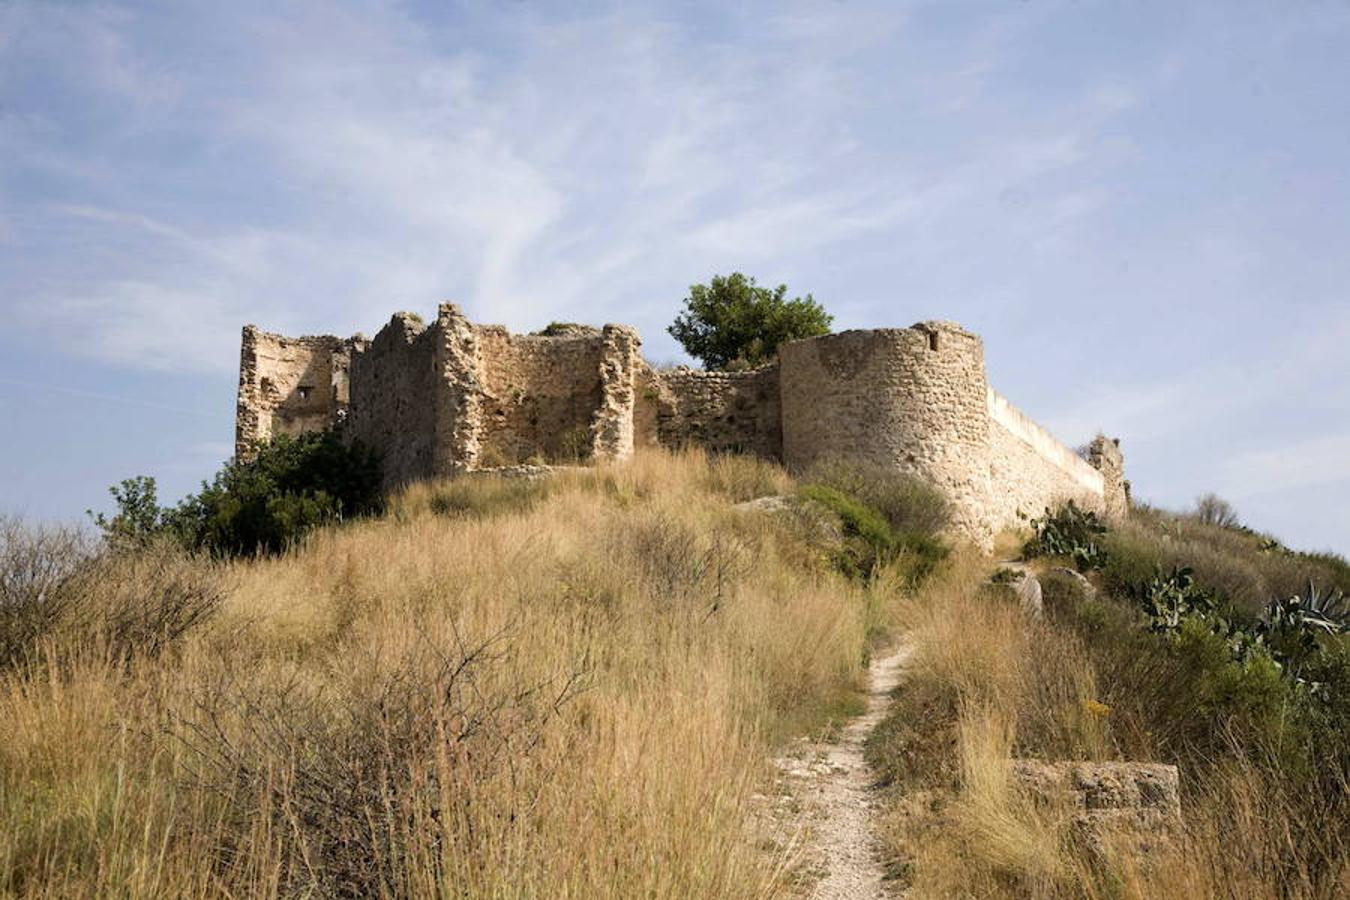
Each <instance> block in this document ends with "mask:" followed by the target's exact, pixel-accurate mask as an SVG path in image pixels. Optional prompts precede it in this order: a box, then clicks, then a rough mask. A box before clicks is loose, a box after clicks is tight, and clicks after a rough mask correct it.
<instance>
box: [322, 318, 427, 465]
mask: <svg viewBox="0 0 1350 900" xmlns="http://www.w3.org/2000/svg"><path fill="white" fill-rule="evenodd" d="M441 336H442V335H441V330H440V328H439V327H438V326H432V327H430V328H428V327H427V326H426V325H425V324H424V323H423V322H422V319H421V318H420V317H418V316H416V315H414V314H412V313H398V314H397V315H395V316H394V317H393V318H392V319H390V320H389V324H388V325H385V326H384V328H381V329H380V331H379V333H378V334H376V335H375V337H374V339H372V340H370V341H364V340H355V341H353V348H352V365H351V408H350V412H349V413H348V416H347V428H346V433H347V435H348V437H350V438H352V439H354V440H357V441H360V442H361V443H363V444H365V445H366V446H368V447H372V448H374V449H376V450H378V451H380V453H381V455H382V457H383V465H384V481H385V486H386V487H388V488H394V487H397V486H398V485H402V484H407V483H408V482H410V481H416V480H418V479H423V478H429V477H431V476H432V475H435V474H438V472H437V466H436V458H437V444H436V441H435V434H436V419H437V416H436V396H437V389H438V385H439V384H441V380H440V378H439V377H438V375H439V373H438V371H437V365H436V358H437V355H438V353H437V344H438V342H439V340H440V338H441Z"/></svg>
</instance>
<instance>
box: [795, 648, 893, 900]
mask: <svg viewBox="0 0 1350 900" xmlns="http://www.w3.org/2000/svg"><path fill="white" fill-rule="evenodd" d="M911 652H912V650H911V647H910V646H909V645H908V644H900V645H899V646H898V647H895V648H893V649H892V650H890V651H889V652H887V653H886V654H885V655H884V656H881V657H878V658H876V659H874V660H873V661H872V665H871V667H870V668H869V669H868V691H867V711H866V712H864V713H863V714H862V715H861V716H859V717H858V718H856V719H854V720H853V721H852V722H850V723H849V724H848V725H847V726H845V727H844V729H843V731H842V732H841V733H840V735H839V738H838V740H837V741H835V742H833V743H829V744H815V745H808V748H807V749H806V750H805V751H804V752H801V753H799V754H798V755H797V756H796V757H794V758H792V759H783V760H779V765H780V766H781V767H782V768H783V770H784V773H785V774H786V775H787V776H788V777H789V778H790V780H791V781H792V782H794V783H795V784H796V786H797V787H798V789H799V790H800V792H801V794H802V795H803V799H804V800H805V802H806V804H807V806H808V815H809V816H810V818H811V819H814V820H815V821H814V823H813V824H812V827H811V834H812V837H811V847H810V849H809V850H808V851H807V855H808V856H809V857H810V858H811V860H812V868H814V869H815V870H816V871H818V872H820V873H821V878H820V880H819V881H818V882H817V883H816V885H815V889H814V891H813V892H812V894H811V896H812V897H813V898H818V900H874V898H884V897H886V896H887V893H886V891H885V889H884V888H883V886H882V877H883V872H882V868H881V861H880V859H879V856H878V852H877V846H876V840H875V838H874V837H873V832H872V820H873V816H874V807H875V804H876V796H875V791H874V790H873V788H872V785H873V783H874V782H875V777H874V775H873V773H872V770H871V768H870V767H869V766H868V765H867V762H866V761H865V760H864V759H863V741H865V740H866V739H867V736H868V735H869V734H871V733H872V729H874V728H876V726H877V723H878V722H880V721H881V720H882V718H884V717H885V715H886V709H887V707H888V706H889V705H890V693H891V690H892V689H893V688H894V687H895V686H896V685H897V684H899V682H900V677H901V674H902V672H903V670H904V665H905V662H906V661H907V660H908V659H909V656H910V653H911Z"/></svg>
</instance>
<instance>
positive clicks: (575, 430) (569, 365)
mask: <svg viewBox="0 0 1350 900" xmlns="http://www.w3.org/2000/svg"><path fill="white" fill-rule="evenodd" d="M476 331H477V340H478V366H479V378H480V381H481V384H482V400H481V404H482V413H481V415H482V431H481V437H480V442H481V444H482V450H481V453H482V454H483V456H484V458H486V459H488V460H490V461H491V462H492V463H494V464H496V465H505V464H509V463H519V462H524V461H525V460H527V459H529V458H531V457H541V458H542V459H544V460H565V459H584V458H586V457H589V456H590V453H591V449H592V434H591V425H592V422H593V420H594V418H595V416H596V413H597V411H598V410H599V409H600V406H601V400H602V396H603V390H602V383H601V371H600V367H601V360H602V357H603V356H604V343H605V342H604V338H603V337H601V336H600V335H594V334H585V333H580V334H567V335H563V336H559V337H544V336H540V335H516V334H511V333H510V332H508V331H507V330H506V329H505V328H503V327H502V326H500V325H480V326H478V327H477V328H476Z"/></svg>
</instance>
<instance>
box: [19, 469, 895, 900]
mask: <svg viewBox="0 0 1350 900" xmlns="http://www.w3.org/2000/svg"><path fill="white" fill-rule="evenodd" d="M789 488H790V482H788V481H787V479H786V476H784V475H783V474H782V472H781V471H779V470H777V469H774V468H773V467H769V466H765V465H764V464H761V463H754V462H750V461H733V460H726V459H723V460H715V461H712V462H709V461H708V460H707V459H706V458H704V457H703V456H701V455H699V454H697V453H685V454H679V455H671V454H657V453H651V454H642V455H639V456H638V457H637V458H636V459H635V460H634V461H632V462H631V463H629V464H627V465H624V466H615V467H602V468H596V469H592V470H584V471H578V472H573V473H567V474H564V475H560V476H558V477H557V478H556V479H554V480H552V481H550V482H547V483H540V484H525V483H520V482H516V483H511V484H507V483H504V482H502V481H500V480H496V479H476V480H472V481H468V480H466V481H460V482H456V483H453V484H446V485H424V486H420V487H417V488H413V489H410V490H409V491H408V492H407V493H406V494H404V495H403V496H402V497H400V498H396V499H395V501H394V502H393V504H392V511H391V514H390V515H389V516H387V517H385V518H384V519H380V520H371V521H365V522H359V523H355V524H350V525H348V526H345V527H342V528H340V529H333V530H325V531H321V532H318V533H316V534H315V535H313V536H312V538H311V539H310V540H309V541H308V542H307V544H306V546H305V547H304V548H303V549H301V550H298V551H296V552H292V553H290V554H288V555H285V556H282V557H279V558H273V559H259V560H253V561H244V562H237V563H233V564H228V565H214V564H210V563H205V562H201V561H194V560H180V561H179V562H178V565H181V566H184V567H187V568H188V569H190V570H191V571H193V572H196V573H198V574H199V575H201V577H203V578H205V577H209V578H211V579H214V580H216V583H218V584H219V585H220V586H221V591H222V595H223V601H222V603H221V604H220V606H219V608H218V609H215V610H214V611H213V615H211V616H210V617H209V618H204V619H203V620H202V621H199V622H194V623H193V627H191V628H190V629H185V630H183V631H182V632H181V633H179V632H175V633H173V634H172V635H168V634H163V635H159V633H158V632H155V634H156V635H159V636H160V637H163V638H164V639H163V640H157V641H150V639H149V638H147V639H146V641H147V643H146V646H144V647H139V648H133V652H131V653H129V654H128V653H122V652H120V651H118V652H113V650H112V649H111V648H113V647H114V644H113V642H112V641H111V639H110V638H109V636H108V635H107V634H106V633H103V632H99V631H98V630H97V629H94V630H90V629H80V628H76V627H72V628H65V629H53V630H52V631H51V633H50V634H48V635H47V636H46V637H44V638H43V639H42V640H41V641H39V642H38V645H37V647H36V649H35V652H34V653H32V654H30V655H29V656H28V657H27V658H26V659H25V660H24V661H22V662H21V663H18V664H16V665H14V666H11V667H10V668H9V669H8V670H7V671H3V672H0V735H4V740H3V741H0V894H4V895H12V896H18V897H104V896H136V897H156V896H174V897H223V896H249V897H254V896H257V897H282V896H295V895H306V896H353V897H356V896H360V897H370V896H377V897H395V896H451V895H453V896H457V897H503V898H504V897H541V896H548V897H587V898H590V897H638V896H642V897H765V896H775V895H778V894H780V893H781V892H782V891H783V890H784V878H783V877H782V870H783V867H784V862H785V861H784V860H783V859H781V858H778V857H777V856H776V855H775V853H772V852H767V851H766V850H765V849H764V848H763V847H762V846H760V845H759V844H758V843H757V839H756V835H755V833H754V831H753V829H752V828H750V827H749V824H748V822H749V818H750V816H749V813H750V809H751V796H752V794H753V793H754V792H755V790H756V788H757V787H762V784H761V782H762V781H763V779H764V778H765V777H766V774H767V773H766V771H765V760H766V758H767V756H768V751H769V749H770V747H771V746H772V745H773V744H774V743H775V742H777V741H779V740H782V739H784V738H786V737H788V736H791V735H795V734H799V733H802V732H805V731H810V730H813V729H818V728H821V727H823V726H824V725H826V724H827V722H828V720H829V719H830V718H831V716H834V715H837V714H838V713H839V711H840V710H842V709H846V708H848V707H849V705H850V703H851V702H852V701H853V698H854V696H855V694H856V690H857V688H858V687H859V685H860V682H861V678H862V669H863V661H864V659H865V655H866V651H867V648H866V635H867V633H868V630H869V627H872V626H875V624H876V619H877V618H878V617H881V616H884V615H886V614H887V610H886V609H885V604H884V603H879V602H878V601H876V600H875V599H873V600H872V601H871V602H868V601H866V600H865V599H864V596H863V592H862V590H861V589H859V588H857V587H855V586H853V585H850V584H848V583H847V582H845V581H843V580H842V579H841V578H840V577H838V576H837V575H835V574H833V573H832V571H831V570H830V569H829V567H828V565H827V564H826V563H825V562H824V561H823V558H822V554H821V553H820V552H819V550H818V549H817V548H814V547H812V546H811V544H810V542H809V540H808V538H807V537H805V536H803V535H802V534H799V533H797V532H796V531H794V530H793V528H791V527H790V525H785V524H782V523H780V522H779V521H778V520H776V519H774V518H771V517H766V516H762V515H755V514H748V513H744V512H740V511H737V510H736V509H734V507H733V505H732V502H731V501H732V500H740V499H747V498H748V496H753V495H757V494H761V493H774V492H783V491H784V490H786V489H789ZM98 565H100V566H102V568H100V569H99V570H98V571H99V572H101V573H103V576H102V577H101V578H97V577H96V578H93V579H92V580H89V581H85V582H82V586H81V588H80V589H81V590H82V591H84V592H85V593H86V594H88V595H101V594H105V593H106V594H118V593H119V592H120V593H121V594H123V595H125V594H127V593H128V591H130V592H131V593H133V594H134V593H135V588H136V586H137V584H138V583H140V582H142V581H143V577H142V576H141V575H138V574H136V573H135V572H133V571H130V570H129V569H128V568H127V565H128V564H127V563H125V562H103V563H98ZM119 566H120V568H119ZM147 603H150V605H151V606H153V605H154V603H153V598H151V600H147ZM151 643H153V645H154V652H150V651H149V646H150V644H151Z"/></svg>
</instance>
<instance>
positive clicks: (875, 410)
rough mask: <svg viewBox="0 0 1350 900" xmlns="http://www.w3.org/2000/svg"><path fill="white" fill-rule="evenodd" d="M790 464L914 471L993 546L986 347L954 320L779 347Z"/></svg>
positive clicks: (966, 527) (959, 523)
mask: <svg viewBox="0 0 1350 900" xmlns="http://www.w3.org/2000/svg"><path fill="white" fill-rule="evenodd" d="M779 357H780V365H781V367H782V409H783V460H784V462H785V463H786V464H787V465H788V467H789V468H790V469H796V470H801V469H805V468H806V467H808V466H810V465H811V463H813V462H815V461H816V460H819V459H824V458H831V457H833V458H842V459H857V460H861V461H866V462H870V463H876V464H879V465H885V466H892V467H894V468H896V469H898V470H900V471H904V472H911V473H913V474H915V475H918V476H920V477H922V478H924V479H926V480H928V481H930V482H931V483H933V484H934V485H935V486H937V488H938V489H939V490H941V491H942V492H943V494H945V495H946V496H947V497H948V499H949V500H950V501H951V503H952V516H953V525H954V527H955V528H956V529H957V530H959V531H960V532H962V533H964V534H966V535H968V536H970V537H972V538H974V539H976V540H977V541H980V542H981V543H984V542H987V540H988V536H989V535H991V534H992V532H993V529H992V523H991V521H990V515H989V513H990V510H989V503H988V498H989V458H990V456H989V410H988V405H987V402H986V397H985V389H986V380H985V373H984V347H983V345H982V344H981V343H980V339H979V338H977V337H976V336H975V335H973V334H971V333H969V332H967V331H965V330H964V329H962V328H961V327H960V326H958V325H954V324H952V323H950V322H923V323H920V324H918V325H915V326H914V327H912V328H887V329H878V330H873V331H845V332H841V333H839V334H833V335H827V336H825V337H819V338H811V339H810V340H804V341H793V342H792V343H789V344H787V345H785V346H784V347H783V348H782V349H781V350H780V354H779Z"/></svg>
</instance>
